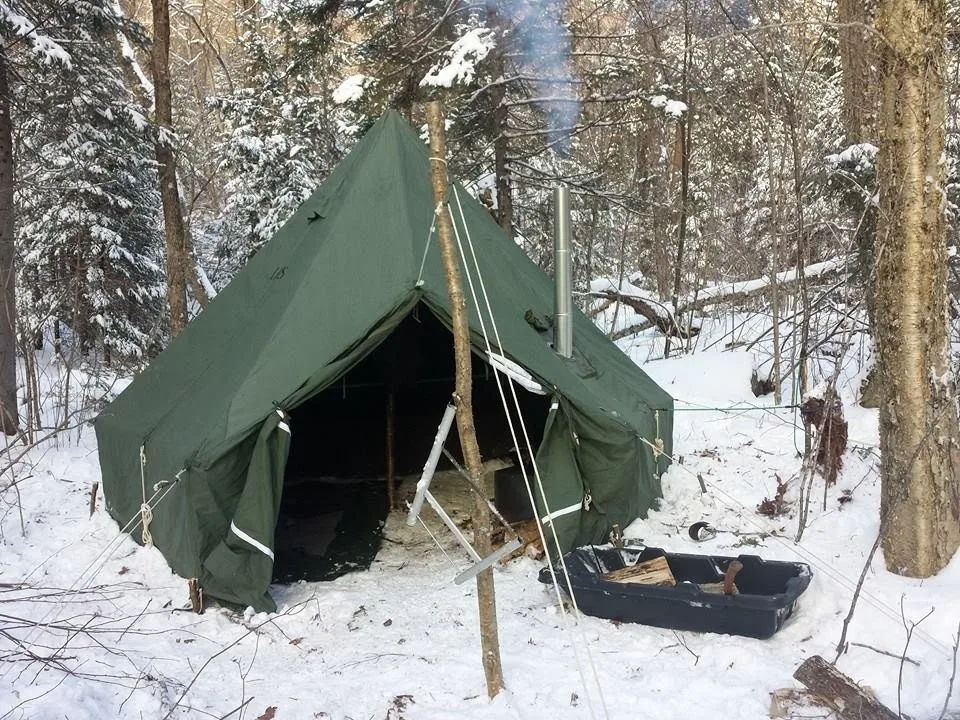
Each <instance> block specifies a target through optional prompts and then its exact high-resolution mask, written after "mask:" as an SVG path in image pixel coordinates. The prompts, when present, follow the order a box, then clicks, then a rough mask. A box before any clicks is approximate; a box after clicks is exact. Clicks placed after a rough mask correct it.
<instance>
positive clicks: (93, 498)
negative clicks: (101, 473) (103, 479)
mask: <svg viewBox="0 0 960 720" xmlns="http://www.w3.org/2000/svg"><path fill="white" fill-rule="evenodd" d="M99 488H100V483H98V482H95V483H93V485H91V486H90V517H93V513H94V512H95V511H96V509H97V490H98V489H99Z"/></svg>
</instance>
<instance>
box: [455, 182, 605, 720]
mask: <svg viewBox="0 0 960 720" xmlns="http://www.w3.org/2000/svg"><path fill="white" fill-rule="evenodd" d="M453 192H454V198H455V199H456V201H457V208H458V211H459V214H460V221H461V223H462V225H463V228H464V234H465V236H466V241H467V246H468V247H469V249H470V255H471V259H472V260H473V266H474V268H475V271H476V274H477V281H478V284H479V285H480V291H481V294H482V295H483V300H484V306H485V309H486V313H487V315H488V316H489V318H490V326H491V329H492V330H493V334H494V337H495V339H496V343H497V347H498V348H499V352H500V354H501V355H503V356H504V357H506V351H505V349H504V347H503V343H502V340H501V338H500V330H499V328H498V327H497V322H496V319H495V318H494V314H493V309H492V307H491V305H490V297H489V295H488V294H487V288H486V283H485V282H484V280H483V273H482V271H481V269H480V263H479V261H478V260H477V255H476V252H475V249H474V245H473V239H472V237H471V235H470V228H469V226H468V225H467V221H466V216H465V214H464V212H463V205H462V203H461V202H460V192H459V190H458V189H457V187H456V185H453ZM448 210H449V209H448ZM450 214H451V220H453V213H452V211H451V212H450ZM452 225H453V229H454V235H455V236H456V240H457V247H458V249H459V251H460V257H461V259H462V261H463V265H464V270H465V271H466V276H467V282H468V285H469V287H470V294H471V296H472V298H473V302H474V306H475V307H476V308H477V317H478V318H479V320H480V330H481V333H482V335H483V340H484V344H485V346H486V350H487V353H492V347H491V344H490V337H489V334H488V333H487V326H486V322H485V321H484V313H483V312H482V311H481V307H480V303H479V300H478V298H477V292H476V288H475V286H474V282H473V273H472V272H471V271H470V264H469V263H468V262H467V258H466V253H465V252H464V249H463V243H462V240H461V237H460V232H459V230H458V229H457V223H456V222H453V223H452ZM500 375H501V372H500V370H498V369H497V367H496V365H494V379H495V380H496V383H497V390H498V392H499V394H500V400H501V402H502V403H503V409H504V413H505V415H506V419H507V425H508V427H509V429H510V436H511V439H512V441H513V444H514V447H516V448H518V449H519V448H520V443H519V441H518V439H517V432H516V428H515V427H514V424H513V418H512V414H511V412H510V408H509V404H508V402H507V398H506V394H505V393H504V389H503V384H502V381H501V378H500ZM506 375H507V386H508V387H509V388H510V393H511V396H512V399H513V403H514V407H515V409H516V412H517V417H518V419H519V424H520V430H521V433H522V435H523V439H524V442H525V444H526V447H527V451H528V453H529V457H530V460H531V465H532V467H533V473H534V476H535V478H536V483H537V487H538V489H539V492H540V497H541V499H542V501H543V507H544V511H545V513H546V517H548V518H549V517H550V512H551V511H550V507H549V503H548V501H547V495H546V492H545V490H544V486H543V480H542V478H541V475H540V469H539V466H538V464H537V461H536V457H535V452H534V449H533V443H532V442H531V441H530V436H529V433H528V432H527V426H526V422H525V420H524V417H523V412H522V410H521V408H520V400H519V398H518V397H517V392H516V385H515V382H514V380H513V378H512V377H511V376H510V375H509V374H506ZM520 474H521V475H522V477H523V481H524V485H525V486H526V489H527V497H528V499H529V500H530V505H531V507H533V508H534V509H536V507H537V505H536V502H535V500H534V495H533V489H532V485H531V482H530V478H529V476H528V474H527V470H526V467H525V465H524V463H523V462H522V460H521V462H520ZM534 518H535V522H536V526H537V533H538V534H539V536H540V541H541V542H542V543H543V548H544V552H545V553H546V556H547V565H548V567H549V568H550V576H551V579H552V580H553V588H554V592H555V594H556V597H557V602H558V605H559V608H560V614H561V617H562V618H563V621H564V623H566V622H567V611H566V607H565V605H564V602H563V597H562V595H561V593H560V584H559V582H557V572H556V567H555V565H554V561H553V558H552V557H551V554H550V550H549V546H548V544H547V539H546V535H545V532H544V529H543V524H542V522H541V519H540V518H539V517H537V514H536V512H535V513H534ZM549 522H550V530H551V534H552V536H553V541H554V543H555V547H556V548H557V552H558V555H559V561H560V566H561V568H562V570H563V576H564V579H565V581H566V583H567V588H569V589H570V602H571V605H572V606H573V609H574V613H573V614H574V617H575V619H576V623H575V624H576V626H577V628H578V629H579V631H580V633H579V634H580V640H581V641H582V642H583V645H584V649H585V651H586V655H587V658H588V660H589V663H590V667H591V669H592V674H593V679H594V683H595V684H596V686H597V691H598V695H599V697H600V704H601V707H602V708H603V713H604V717H607V718H609V717H610V713H609V711H608V709H607V704H606V700H605V698H604V695H603V686H602V685H601V683H600V677H599V674H598V673H597V668H596V665H595V663H594V661H593V655H592V654H591V652H590V645H589V643H588V642H587V638H586V635H585V633H584V631H583V625H582V623H581V622H580V608H579V606H578V604H577V599H576V595H575V593H574V592H573V585H572V584H571V582H570V574H569V572H568V570H567V564H566V561H565V560H564V558H563V553H562V552H560V540H559V538H558V536H557V529H556V526H555V525H554V522H553V521H552V520H550V521H549ZM571 647H572V648H573V651H574V652H573V654H574V659H575V661H576V665H577V671H578V672H579V674H580V679H581V680H582V682H583V686H584V690H585V694H586V696H587V704H588V706H589V708H590V714H591V717H596V714H595V710H594V707H593V700H592V693H591V692H590V690H589V683H588V682H587V679H586V676H585V674H584V671H583V667H582V664H581V660H580V654H579V652H577V644H576V643H575V642H573V643H571Z"/></svg>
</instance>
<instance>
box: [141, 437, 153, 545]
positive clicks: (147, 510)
mask: <svg viewBox="0 0 960 720" xmlns="http://www.w3.org/2000/svg"><path fill="white" fill-rule="evenodd" d="M146 468H147V450H146V447H145V446H144V445H141V446H140V489H141V490H142V491H143V503H142V504H141V505H140V520H141V522H142V523H143V532H142V533H141V535H140V539H141V540H143V544H144V545H146V546H147V547H152V546H153V535H152V534H151V533H150V523H151V522H152V521H153V509H152V508H151V507H150V504H149V503H148V502H147V472H146Z"/></svg>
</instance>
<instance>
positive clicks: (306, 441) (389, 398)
mask: <svg viewBox="0 0 960 720" xmlns="http://www.w3.org/2000/svg"><path fill="white" fill-rule="evenodd" d="M501 380H502V381H503V383H504V389H505V391H506V392H507V398H508V401H509V400H510V395H509V390H507V388H506V382H505V380H504V379H503V378H501ZM453 389H454V362H453V336H452V334H451V333H450V331H449V330H448V329H447V328H446V327H445V326H444V325H443V324H442V323H441V322H440V321H439V320H437V318H436V317H434V315H433V314H432V313H431V312H430V311H429V310H428V309H427V308H426V307H425V306H423V305H418V306H417V307H416V308H415V309H414V311H413V312H412V313H411V314H410V315H409V316H407V317H406V318H405V319H404V320H403V321H402V322H401V323H400V325H399V326H398V327H397V329H396V330H395V331H394V332H393V333H392V334H391V335H390V336H389V337H388V338H387V339H386V340H385V341H384V342H383V343H381V344H380V346H378V347H377V348H376V349H375V350H374V351H373V352H372V353H370V355H368V356H367V357H366V358H365V359H364V360H363V361H362V362H361V363H359V364H358V365H357V366H355V367H354V368H352V369H351V370H350V371H349V372H347V373H346V374H345V375H344V376H343V377H341V378H340V379H339V380H338V381H337V382H336V383H334V384H333V385H332V386H330V387H328V388H326V389H325V390H323V391H322V392H320V393H318V394H317V395H315V396H314V397H313V398H311V399H310V400H308V401H306V402H305V403H303V404H302V405H300V406H299V407H297V408H295V409H294V410H293V411H292V412H291V416H292V423H291V424H292V428H293V433H292V437H291V446H290V454H289V457H288V460H287V469H286V476H285V480H284V490H283V500H282V503H281V507H280V517H279V520H278V522H277V532H276V539H275V552H276V560H275V563H274V580H275V581H277V582H292V581H296V580H302V579H305V580H326V579H332V578H334V577H338V576H339V575H342V574H343V573H345V572H349V571H350V570H353V569H358V568H365V567H369V565H370V563H371V562H372V561H373V558H374V556H375V555H376V553H377V551H378V550H379V548H380V544H381V541H382V529H383V525H384V522H385V520H386V517H387V514H388V511H389V507H388V498H387V483H386V474H387V456H388V452H387V447H388V442H387V434H388V429H387V428H388V416H390V415H391V413H392V416H393V421H392V427H393V438H394V439H393V443H392V445H393V461H394V473H395V475H397V476H403V475H408V476H409V475H416V476H418V475H419V473H420V471H421V470H422V469H423V465H424V463H425V462H426V460H427V456H428V455H429V453H430V448H431V446H432V445H433V441H434V437H435V436H436V433H437V427H438V425H439V423H440V420H441V417H442V416H443V412H444V408H445V407H446V405H447V402H448V401H449V400H450V397H451V394H452V392H453ZM517 398H518V400H519V401H520V407H521V410H522V412H523V418H524V421H525V423H526V426H527V431H528V433H529V435H530V441H531V443H532V445H533V447H534V450H535V449H536V448H537V447H539V444H540V441H541V440H542V438H543V431H544V423H545V421H546V417H547V412H548V410H549V403H550V398H549V397H548V396H545V395H536V394H533V393H531V392H528V391H526V390H524V389H522V388H519V387H518V388H517ZM510 404H512V403H510ZM391 409H392V410H391ZM473 410H474V419H475V423H476V428H477V439H478V443H479V446H480V452H481V454H482V455H483V457H484V459H489V458H497V457H507V456H509V457H511V459H512V460H513V461H514V463H515V465H514V467H513V468H511V469H509V470H505V471H501V473H499V474H498V477H497V486H498V492H497V502H498V504H499V503H500V502H501V498H502V499H503V502H504V503H507V502H510V503H512V504H514V505H516V503H517V499H516V498H517V497H520V498H522V500H521V501H520V502H522V503H523V504H524V505H525V506H526V508H525V509H526V510H527V512H529V501H527V500H526V499H525V498H526V490H525V488H524V487H523V484H522V478H521V474H520V470H519V468H518V467H517V465H516V464H517V463H518V462H519V460H518V457H517V453H516V451H515V449H514V447H513V442H512V440H511V438H510V431H509V427H508V425H507V422H506V418H505V416H504V410H503V403H502V401H501V399H500V394H499V391H498V389H497V383H496V378H495V374H494V372H493V370H492V369H491V368H490V366H489V365H488V364H487V363H486V362H484V361H483V360H482V359H481V358H480V357H479V356H477V355H476V354H475V355H474V356H473ZM514 417H515V411H514ZM514 424H515V427H519V426H518V425H517V422H516V419H515V422H514ZM522 442H523V441H522V439H521V443H522ZM445 447H446V448H447V449H448V450H449V451H450V452H451V454H452V455H454V456H455V457H456V458H457V460H458V462H462V458H461V454H460V441H459V437H458V434H457V427H456V424H454V425H453V428H452V429H451V431H450V435H449V437H448V438H447V442H446V446H445ZM439 467H440V469H444V468H450V467H452V465H451V463H450V462H449V461H448V460H447V459H446V458H441V463H440V466H439ZM501 488H505V490H504V491H503V493H501ZM521 491H522V492H521ZM405 499H406V498H402V497H401V498H399V501H400V502H401V503H402V501H403V500H405ZM404 507H405V505H404ZM511 513H512V514H514V515H515V514H516V512H515V508H511ZM505 514H507V513H505ZM508 517H510V515H509V514H508Z"/></svg>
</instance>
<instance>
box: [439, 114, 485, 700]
mask: <svg viewBox="0 0 960 720" xmlns="http://www.w3.org/2000/svg"><path fill="white" fill-rule="evenodd" d="M427 128H428V130H429V132H430V180H431V183H432V184H433V199H434V202H435V203H436V206H437V238H438V240H439V245H440V255H441V257H442V258H443V269H444V273H445V275H446V277H447V290H448V292H449V294H450V324H451V325H452V327H453V354H454V361H455V366H456V384H455V387H456V393H457V398H458V404H457V431H458V432H459V434H460V447H461V449H462V450H463V459H464V464H465V465H466V468H467V475H469V477H470V481H471V482H472V483H473V484H474V485H475V486H476V487H481V488H482V487H483V481H484V478H483V467H482V460H481V458H480V447H479V446H478V445H477V433H476V428H475V427H474V424H473V401H472V398H473V387H472V385H473V381H472V376H471V357H470V326H469V323H468V321H467V302H466V298H465V297H464V294H463V285H462V283H461V281H460V266H459V263H458V262H457V251H456V248H455V247H454V237H453V223H452V221H451V219H450V212H449V210H448V209H447V206H446V199H447V189H448V187H449V183H448V181H447V144H446V137H445V135H444V118H443V106H442V104H441V103H440V102H439V101H436V102H429V103H427ZM475 498H476V504H475V506H474V511H473V533H474V535H473V543H474V547H475V549H476V551H477V552H478V553H479V554H480V557H486V556H488V555H489V554H490V553H491V551H492V549H493V548H492V543H491V540H490V533H491V520H490V508H489V507H488V506H487V503H486V498H483V497H480V496H479V495H475ZM477 602H478V604H479V610H480V648H481V651H482V654H483V672H484V675H485V676H486V679H487V694H488V695H489V696H490V697H491V698H492V697H495V696H496V695H497V693H499V692H500V690H501V689H502V687H503V668H502V665H501V662H500V638H499V636H498V633H497V603H496V595H495V593H494V587H493V570H492V569H487V570H484V571H483V572H481V573H480V574H479V575H477Z"/></svg>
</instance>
